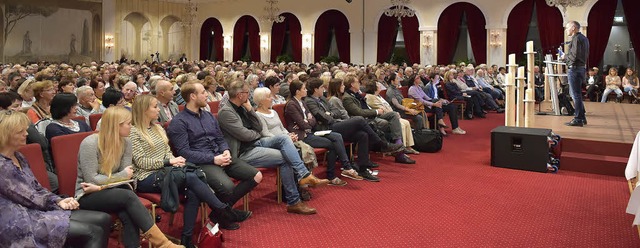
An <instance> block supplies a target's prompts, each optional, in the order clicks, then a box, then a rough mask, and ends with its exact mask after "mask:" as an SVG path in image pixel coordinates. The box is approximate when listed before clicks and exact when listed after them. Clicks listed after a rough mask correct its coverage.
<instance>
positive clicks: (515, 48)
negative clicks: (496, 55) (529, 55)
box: [507, 0, 534, 61]
mask: <svg viewBox="0 0 640 248" xmlns="http://www.w3.org/2000/svg"><path fill="white" fill-rule="evenodd" d="M533 2H534V0H524V1H522V2H520V3H519V4H518V5H516V6H515V7H514V8H513V10H511V13H510V14H509V19H508V20H507V54H516V58H517V60H516V61H520V60H521V59H522V58H524V49H525V45H526V39H527V33H528V32H529V23H530V22H531V16H532V15H533Z"/></svg>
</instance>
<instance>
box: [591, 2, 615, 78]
mask: <svg viewBox="0 0 640 248" xmlns="http://www.w3.org/2000/svg"><path fill="white" fill-rule="evenodd" d="M617 5H618V1H617V0H599V1H598V2H596V4H595V5H593V7H591V11H590V12H589V19H588V24H589V26H587V35H589V61H588V62H589V67H592V66H598V65H599V64H600V62H601V61H602V58H603V57H604V52H605V49H606V48H607V42H608V41H609V34H611V26H612V25H613V16H614V15H615V14H616V7H617ZM590 34H593V35H590Z"/></svg>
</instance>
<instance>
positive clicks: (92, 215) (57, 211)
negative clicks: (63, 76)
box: [0, 110, 111, 248]
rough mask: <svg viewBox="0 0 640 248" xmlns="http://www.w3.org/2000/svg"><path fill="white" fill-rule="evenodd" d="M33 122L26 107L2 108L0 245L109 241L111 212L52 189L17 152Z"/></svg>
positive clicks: (93, 246)
mask: <svg viewBox="0 0 640 248" xmlns="http://www.w3.org/2000/svg"><path fill="white" fill-rule="evenodd" d="M29 124H31V122H30V121H29V118H28V117H27V116H26V115H25V114H23V113H21V112H16V111H12V110H3V111H0V189H1V190H0V208H2V214H0V223H2V225H1V226H0V233H2V235H0V247H14V246H15V247H67V246H78V247H91V248H98V247H107V240H108V238H109V231H110V228H109V227H110V223H111V217H110V216H109V215H108V214H105V213H100V212H93V211H86V210H77V209H78V206H79V203H78V202H77V201H76V200H75V199H74V198H73V197H68V198H61V197H59V196H57V195H55V194H53V193H51V192H49V190H47V189H45V188H44V187H43V186H42V185H41V184H40V183H39V182H38V181H37V180H36V177H35V176H34V174H33V172H32V170H31V167H30V166H29V163H28V161H27V159H26V158H25V157H24V155H22V153H20V152H18V150H19V149H20V148H21V147H23V146H24V145H26V140H27V128H28V127H29Z"/></svg>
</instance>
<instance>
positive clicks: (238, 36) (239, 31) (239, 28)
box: [233, 16, 248, 61]
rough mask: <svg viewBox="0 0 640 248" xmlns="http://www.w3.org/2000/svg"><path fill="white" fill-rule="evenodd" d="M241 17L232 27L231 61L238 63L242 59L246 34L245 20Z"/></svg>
mask: <svg viewBox="0 0 640 248" xmlns="http://www.w3.org/2000/svg"><path fill="white" fill-rule="evenodd" d="M245 17H248V16H243V17H240V19H238V21H237V22H236V25H235V26H234V27H233V61H238V60H240V58H241V57H242V48H243V47H242V45H244V35H245V33H246V32H247V18H245Z"/></svg>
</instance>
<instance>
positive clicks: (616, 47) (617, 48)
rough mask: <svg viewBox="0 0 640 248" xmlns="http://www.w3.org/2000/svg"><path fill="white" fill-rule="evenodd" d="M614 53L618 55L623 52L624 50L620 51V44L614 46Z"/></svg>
mask: <svg viewBox="0 0 640 248" xmlns="http://www.w3.org/2000/svg"><path fill="white" fill-rule="evenodd" d="M613 47H614V48H613V51H614V52H616V53H619V52H622V49H620V44H615V45H613Z"/></svg>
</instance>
